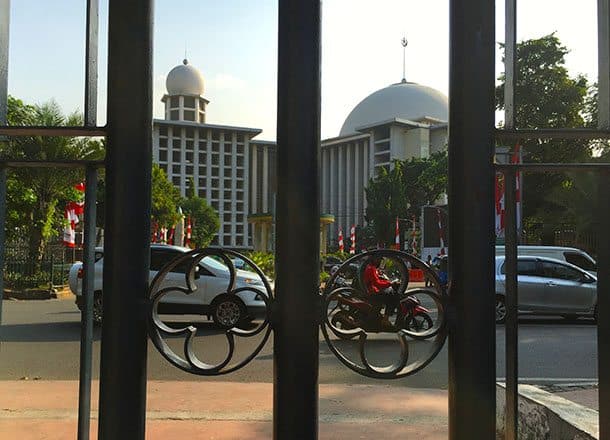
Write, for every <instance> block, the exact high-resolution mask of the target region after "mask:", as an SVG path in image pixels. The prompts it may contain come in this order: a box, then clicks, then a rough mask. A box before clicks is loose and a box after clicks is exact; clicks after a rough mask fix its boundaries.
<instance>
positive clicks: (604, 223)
mask: <svg viewBox="0 0 610 440" xmlns="http://www.w3.org/2000/svg"><path fill="white" fill-rule="evenodd" d="M597 18H598V20H597V21H598V29H597V33H598V43H597V45H598V48H597V50H598V80H597V81H598V106H597V108H598V127H599V129H600V130H608V129H610V1H609V0H598V1H597ZM598 185H599V187H598V188H599V190H598V192H599V196H598V197H599V201H598V203H599V207H598V215H599V223H598V224H599V227H598V231H599V242H598V248H597V249H598V255H597V257H598V264H597V266H598V271H597V307H598V309H597V315H598V319H597V359H598V367H597V372H598V373H597V374H598V384H599V386H598V393H599V395H598V399H599V438H600V440H609V439H610V320H609V318H610V231H608V224H610V196H609V195H608V187H609V186H610V174H608V173H607V172H601V173H600V174H599V183H598ZM600 316H601V317H602V318H601V319H599V317H600Z"/></svg>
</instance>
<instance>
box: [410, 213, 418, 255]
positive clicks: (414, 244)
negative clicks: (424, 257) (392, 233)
mask: <svg viewBox="0 0 610 440" xmlns="http://www.w3.org/2000/svg"><path fill="white" fill-rule="evenodd" d="M411 222H412V223H413V229H411V253H412V254H413V255H417V232H416V230H415V216H413V217H412V220H411Z"/></svg>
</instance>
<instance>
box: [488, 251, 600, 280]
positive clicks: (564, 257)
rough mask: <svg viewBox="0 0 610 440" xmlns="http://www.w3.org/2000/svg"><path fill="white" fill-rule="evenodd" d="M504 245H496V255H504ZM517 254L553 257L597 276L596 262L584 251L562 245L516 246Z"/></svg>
mask: <svg viewBox="0 0 610 440" xmlns="http://www.w3.org/2000/svg"><path fill="white" fill-rule="evenodd" d="M505 252H506V247H505V246H496V256H505ZM517 255H535V256H538V257H548V258H555V259H556V260H560V261H565V262H567V263H570V264H573V265H575V266H578V267H580V268H581V269H584V270H586V271H587V272H589V273H590V274H591V275H593V276H597V263H596V262H595V260H594V259H593V257H591V256H590V255H589V254H587V253H586V252H585V251H583V250H580V249H576V248H573V247H564V246H529V245H522V246H517Z"/></svg>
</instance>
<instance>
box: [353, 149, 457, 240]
mask: <svg viewBox="0 0 610 440" xmlns="http://www.w3.org/2000/svg"><path fill="white" fill-rule="evenodd" d="M447 169H448V159H447V151H441V152H437V153H434V154H432V155H430V157H427V158H411V159H408V160H405V161H398V160H396V161H394V162H393V163H392V167H391V169H390V170H387V169H385V168H384V169H382V170H381V173H380V174H379V175H378V176H377V177H376V178H374V179H371V180H369V184H368V186H367V188H366V200H367V208H366V219H367V222H368V223H369V224H370V226H371V228H372V230H373V235H374V239H375V241H376V242H378V243H380V244H388V243H393V242H394V232H395V222H396V217H398V218H408V219H410V218H411V217H412V216H416V217H419V214H420V212H421V208H422V206H425V205H432V204H434V202H435V201H436V200H437V199H438V198H439V197H440V196H441V195H442V194H443V193H445V192H446V188H447ZM363 232H366V231H363Z"/></svg>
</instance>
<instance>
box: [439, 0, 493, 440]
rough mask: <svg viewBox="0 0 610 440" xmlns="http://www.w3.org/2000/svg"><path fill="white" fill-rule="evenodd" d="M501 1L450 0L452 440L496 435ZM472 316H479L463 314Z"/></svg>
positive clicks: (450, 393) (450, 405) (450, 347)
mask: <svg viewBox="0 0 610 440" xmlns="http://www.w3.org/2000/svg"><path fill="white" fill-rule="evenodd" d="M494 3H495V2H490V1H487V0H451V1H450V14H449V16H450V18H449V20H450V46H451V52H450V68H449V69H450V75H449V78H450V79H449V95H450V99H449V121H450V122H449V124H450V125H449V212H450V218H449V236H450V237H451V242H450V243H449V245H450V250H449V271H450V275H451V277H450V280H451V281H450V287H449V296H450V315H449V316H450V318H451V321H450V326H451V327H450V332H449V438H450V439H451V440H462V439H490V438H495V435H496V433H495V419H496V409H495V408H496V387H495V379H496V350H495V348H496V339H495V338H496V336H495V335H496V325H495V319H494V310H495V299H494V295H493V292H494V288H495V279H494V242H495V235H494V210H493V199H494V175H495V173H494V168H493V153H494V138H493V132H494V123H495V117H494V107H495V105H494V79H495V78H494V77H495V51H494V45H495V4H494ZM481 292H486V294H485V295H481ZM465 316H476V317H477V319H461V318H463V317H465Z"/></svg>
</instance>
